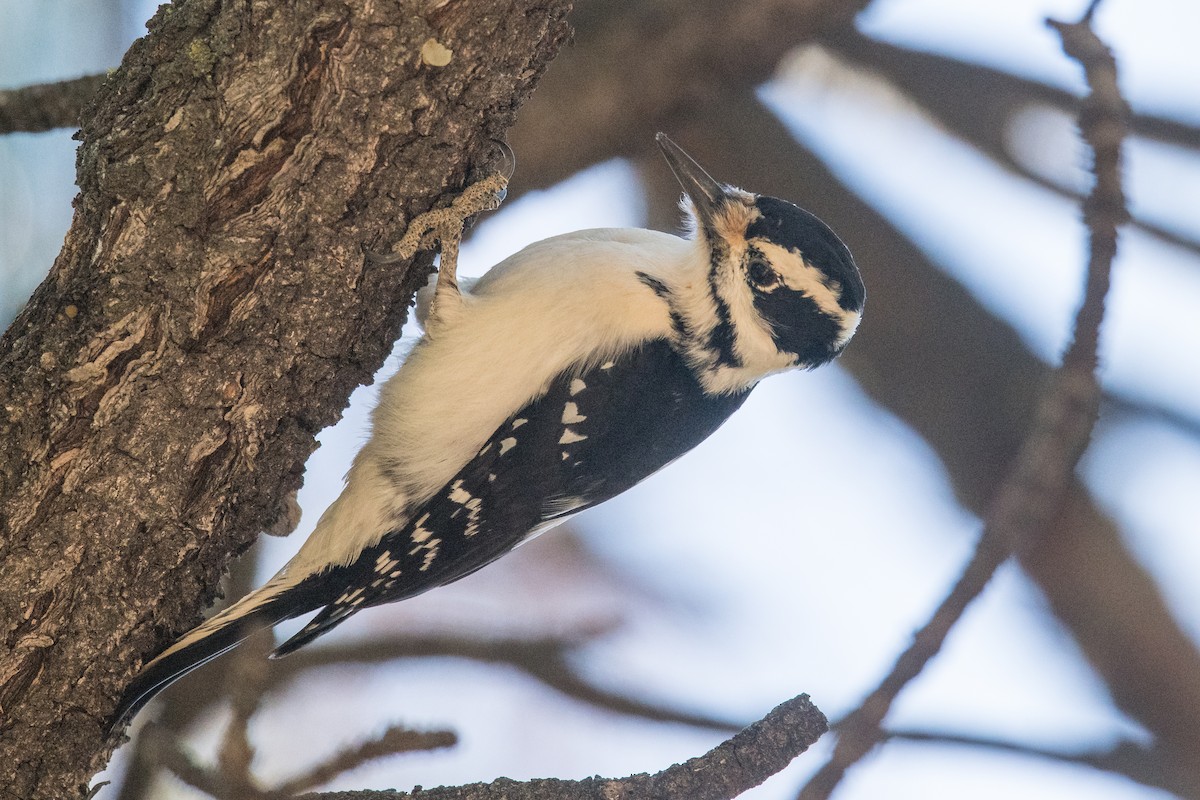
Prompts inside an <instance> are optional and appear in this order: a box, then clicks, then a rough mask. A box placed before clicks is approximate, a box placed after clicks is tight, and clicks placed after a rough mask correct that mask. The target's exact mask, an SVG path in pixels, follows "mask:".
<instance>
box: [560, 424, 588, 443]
mask: <svg viewBox="0 0 1200 800" xmlns="http://www.w3.org/2000/svg"><path fill="white" fill-rule="evenodd" d="M586 438H588V437H586V436H584V435H583V434H581V433H576V432H575V431H573V430H571V429H570V428H565V429H564V430H563V435H562V438H561V439H559V440H558V443H559V444H574V443H575V442H582V441H583V440H584V439H586Z"/></svg>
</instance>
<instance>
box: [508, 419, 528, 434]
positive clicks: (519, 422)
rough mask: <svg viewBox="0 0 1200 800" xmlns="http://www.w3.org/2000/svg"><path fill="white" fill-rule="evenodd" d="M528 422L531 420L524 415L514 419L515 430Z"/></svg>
mask: <svg viewBox="0 0 1200 800" xmlns="http://www.w3.org/2000/svg"><path fill="white" fill-rule="evenodd" d="M526 422H529V420H527V419H525V418H524V417H518V418H516V419H514V420H513V421H512V426H513V430H514V431H515V430H516V429H517V428H519V427H521V426H522V425H524V424H525V423H526Z"/></svg>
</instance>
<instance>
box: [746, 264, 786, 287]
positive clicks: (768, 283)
mask: <svg viewBox="0 0 1200 800" xmlns="http://www.w3.org/2000/svg"><path fill="white" fill-rule="evenodd" d="M746 274H747V275H748V276H749V277H750V282H751V283H753V284H754V287H755V288H756V289H762V290H764V291H765V290H768V289H774V288H775V286H776V285H777V284H778V283H779V275H778V274H777V273H776V272H775V270H773V269H771V265H770V264H768V263H767V262H766V260H765V259H764V258H762V257H761V256H755V257H754V258H752V259H750V265H749V266H748V267H747V268H746Z"/></svg>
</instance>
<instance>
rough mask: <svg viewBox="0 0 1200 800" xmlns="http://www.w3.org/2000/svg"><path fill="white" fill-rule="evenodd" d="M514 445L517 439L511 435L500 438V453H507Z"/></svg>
mask: <svg viewBox="0 0 1200 800" xmlns="http://www.w3.org/2000/svg"><path fill="white" fill-rule="evenodd" d="M516 446H517V440H516V439H515V438H514V437H512V436H509V437H508V438H507V439H501V440H500V455H504V454H505V453H507V452H508V451H509V450H512V449H513V448H514V447H516Z"/></svg>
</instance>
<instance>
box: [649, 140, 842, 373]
mask: <svg viewBox="0 0 1200 800" xmlns="http://www.w3.org/2000/svg"><path fill="white" fill-rule="evenodd" d="M657 140H658V144H659V147H661V148H662V151H663V154H664V155H665V156H666V159H667V163H668V164H670V166H671V170H672V171H673V172H674V173H675V177H676V178H678V179H679V182H680V184H681V185H682V186H683V190H684V192H685V193H686V195H687V199H688V201H689V205H690V211H691V213H692V217H693V219H694V223H695V228H696V241H697V243H698V245H699V246H700V247H701V248H702V250H703V253H702V255H703V256H704V257H705V258H706V259H707V278H708V280H707V286H706V287H704V290H705V291H703V292H702V293H698V294H696V295H695V296H694V297H693V298H692V299H691V300H690V303H689V304H690V305H692V306H693V308H691V309H684V310H683V312H682V314H681V316H682V319H683V323H684V325H683V328H684V329H685V338H687V339H690V342H689V343H688V344H687V345H686V347H687V350H688V355H689V357H690V359H691V360H692V361H693V366H694V367H697V368H699V369H700V370H701V372H702V374H705V373H706V374H707V376H708V378H707V379H706V380H705V383H706V388H708V389H710V390H713V391H730V390H733V389H737V388H742V386H744V385H748V384H751V383H753V382H754V381H756V380H758V379H759V378H761V377H763V376H764V375H766V374H768V373H771V372H777V371H779V370H782V369H788V368H791V367H805V368H812V367H817V366H820V365H821V364H824V363H826V362H828V361H830V360H832V359H833V358H835V357H836V356H837V355H838V354H839V353H841V351H842V349H843V348H845V346H846V343H847V342H849V341H850V337H852V336H853V335H854V331H855V330H856V329H857V327H858V322H859V319H860V318H861V316H862V309H863V301H864V300H865V297H866V293H865V290H864V288H863V282H862V278H861V277H860V276H859V273H858V267H856V266H855V264H854V259H853V258H852V257H851V255H850V251H849V250H847V249H846V245H844V244H842V241H841V240H840V239H838V237H837V236H836V235H835V234H834V233H833V231H831V230H830V229H829V227H828V226H827V225H825V223H823V222H821V220H819V219H817V218H816V217H815V216H813V215H812V214H810V213H808V212H807V211H805V210H803V209H801V208H798V207H796V206H795V205H792V204H791V203H788V202H786V201H784V200H779V199H776V198H774V197H766V196H764V195H756V194H751V193H749V192H744V191H742V190H741V189H736V188H734V187H732V186H726V185H724V184H720V183H717V181H715V180H713V178H712V177H711V176H710V175H709V174H708V173H707V172H705V171H704V169H703V168H701V166H700V165H699V164H697V163H696V162H695V161H694V160H693V159H692V158H691V156H689V155H688V154H687V153H685V152H684V151H683V150H682V149H681V148H680V147H679V145H677V144H675V143H674V142H672V141H671V140H670V139H668V138H667V137H666V136H665V135H664V134H661V133H660V134H658V137H657ZM689 310H690V311H691V313H688V311H689ZM739 384H741V386H739Z"/></svg>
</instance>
